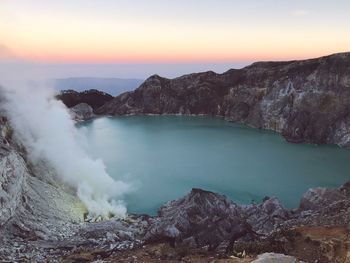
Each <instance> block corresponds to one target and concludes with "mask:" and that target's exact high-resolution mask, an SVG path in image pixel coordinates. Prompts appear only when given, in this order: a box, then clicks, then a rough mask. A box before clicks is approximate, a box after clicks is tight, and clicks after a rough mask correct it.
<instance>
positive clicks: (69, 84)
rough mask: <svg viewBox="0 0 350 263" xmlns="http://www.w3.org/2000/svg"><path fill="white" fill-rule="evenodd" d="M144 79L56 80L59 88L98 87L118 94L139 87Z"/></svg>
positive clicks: (87, 88)
mask: <svg viewBox="0 0 350 263" xmlns="http://www.w3.org/2000/svg"><path fill="white" fill-rule="evenodd" d="M143 81H144V80H142V79H123V78H90V77H87V78H85V77H84V78H62V79H55V80H54V87H55V89H57V90H60V91H61V90H75V91H78V92H81V91H85V90H90V89H96V90H99V91H103V92H106V93H108V94H111V95H112V96H117V95H119V94H121V93H124V92H126V91H133V90H135V89H136V88H138V87H139V86H140V85H141V84H142V82H143Z"/></svg>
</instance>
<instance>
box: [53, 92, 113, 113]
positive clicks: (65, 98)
mask: <svg viewBox="0 0 350 263" xmlns="http://www.w3.org/2000/svg"><path fill="white" fill-rule="evenodd" d="M56 97H57V99H59V100H61V101H62V102H63V103H64V104H65V105H66V106H67V107H68V108H72V107H74V106H76V105H78V104H80V103H86V104H88V105H90V106H91V107H92V108H93V109H97V108H99V107H101V106H102V105H104V104H105V103H106V102H108V101H110V100H112V99H113V96H112V95H110V94H108V93H105V92H102V91H98V90H96V89H90V90H86V91H82V92H77V91H74V90H63V91H61V92H60V94H58V95H57V96H56Z"/></svg>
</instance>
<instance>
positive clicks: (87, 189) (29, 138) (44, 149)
mask: <svg viewBox="0 0 350 263" xmlns="http://www.w3.org/2000/svg"><path fill="white" fill-rule="evenodd" d="M0 85H3V87H2V92H3V93H4V96H5V105H4V107H5V110H6V112H7V115H8V117H9V118H10V121H11V124H12V126H13V128H14V130H15V132H16V134H17V136H18V137H19V138H20V139H21V140H22V142H23V144H24V145H25V146H26V148H27V150H28V153H29V156H30V158H31V159H32V160H33V161H35V160H40V159H44V160H46V161H48V162H49V163H50V164H51V165H52V166H53V167H54V169H55V170H56V172H57V174H58V175H59V176H60V177H61V178H62V179H63V180H64V181H65V182H67V183H68V184H70V185H71V186H73V187H75V188H76V189H77V195H78V197H79V198H80V199H81V201H82V202H83V203H84V204H85V206H86V208H87V209H88V211H89V213H90V214H91V216H103V217H108V216H109V215H110V214H111V213H112V214H114V215H115V216H117V217H125V215H126V207H125V205H124V203H123V202H122V201H121V200H122V199H121V198H122V196H123V194H125V193H126V192H127V191H129V188H130V187H129V185H128V184H126V183H123V182H121V181H115V180H113V178H111V177H110V176H109V175H108V174H107V172H106V168H105V165H104V163H103V162H102V160H94V159H92V158H91V157H89V155H88V154H87V153H86V152H85V151H84V150H83V148H82V147H81V145H80V144H79V137H80V136H83V135H82V134H81V133H79V131H78V130H77V129H76V127H75V125H74V122H73V121H72V120H71V117H70V115H69V112H68V110H67V108H66V107H65V106H64V105H63V103H62V102H60V101H57V100H56V99H55V96H54V95H55V93H54V90H53V89H50V88H48V87H44V86H41V87H40V86H38V84H36V85H34V86H35V87H34V86H33V85H28V82H24V81H22V82H20V81H15V82H14V81H12V82H9V83H1V84H0ZM117 200H119V201H117Z"/></svg>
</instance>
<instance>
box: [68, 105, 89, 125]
mask: <svg viewBox="0 0 350 263" xmlns="http://www.w3.org/2000/svg"><path fill="white" fill-rule="evenodd" d="M69 110H70V114H71V116H72V119H73V120H75V121H86V120H90V119H92V118H94V117H95V114H94V110H93V108H92V107H91V106H90V105H89V104H87V103H79V104H77V105H75V106H74V107H72V108H70V109H69Z"/></svg>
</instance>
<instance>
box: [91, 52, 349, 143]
mask: <svg viewBox="0 0 350 263" xmlns="http://www.w3.org/2000/svg"><path fill="white" fill-rule="evenodd" d="M349 107H350V53H340V54H335V55H331V56H326V57H321V58H317V59H309V60H301V61H286V62H257V63H254V64H252V65H250V66H248V67H245V68H243V69H231V70H229V71H227V72H225V73H223V74H217V73H214V72H212V71H209V72H204V73H197V74H190V75H185V76H182V77H179V78H175V79H167V78H162V77H160V76H158V75H154V76H151V77H150V78H148V79H147V80H146V81H145V82H144V83H143V84H142V85H141V86H140V87H139V88H138V89H136V90H135V91H133V92H127V93H124V94H122V95H119V96H117V97H116V98H114V99H112V100H110V101H108V102H106V103H105V104H104V105H103V106H102V107H100V108H98V109H96V113H98V114H101V115H126V114H194V115H196V114H204V115H209V116H221V117H224V118H225V119H227V120H230V121H234V122H238V123H243V124H246V125H249V126H252V127H256V128H263V129H270V130H274V131H277V132H279V133H281V134H282V135H283V136H284V137H285V138H286V139H287V140H289V141H292V142H308V143H317V144H324V143H328V144H338V145H342V146H350V136H349V134H350V115H349V114H350V108H349Z"/></svg>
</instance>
